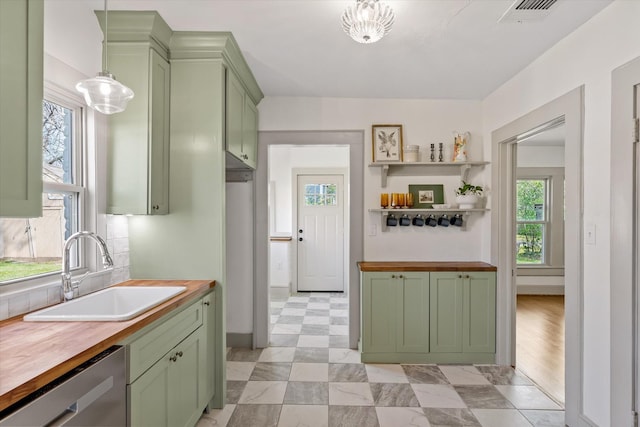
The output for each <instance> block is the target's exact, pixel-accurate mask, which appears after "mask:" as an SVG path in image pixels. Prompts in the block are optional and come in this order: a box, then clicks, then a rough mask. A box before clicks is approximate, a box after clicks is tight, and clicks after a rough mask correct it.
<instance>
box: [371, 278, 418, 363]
mask: <svg viewBox="0 0 640 427" xmlns="http://www.w3.org/2000/svg"><path fill="white" fill-rule="evenodd" d="M361 326H362V352H363V353H426V352H428V351H429V273H424V272H397V273H396V272H366V273H362V322H361ZM365 359H366V357H365Z"/></svg>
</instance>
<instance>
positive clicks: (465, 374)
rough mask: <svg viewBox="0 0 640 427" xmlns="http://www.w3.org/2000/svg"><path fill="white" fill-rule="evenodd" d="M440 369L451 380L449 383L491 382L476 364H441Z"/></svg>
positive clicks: (481, 383)
mask: <svg viewBox="0 0 640 427" xmlns="http://www.w3.org/2000/svg"><path fill="white" fill-rule="evenodd" d="M439 368H440V370H441V371H442V373H443V374H444V376H445V377H447V379H448V380H449V383H451V384H455V385H458V384H459V385H483V384H491V383H490V382H489V380H487V379H486V378H485V377H484V375H482V373H481V372H480V371H478V370H477V369H476V368H475V366H468V365H462V366H457V365H446V366H442V365H440V366H439Z"/></svg>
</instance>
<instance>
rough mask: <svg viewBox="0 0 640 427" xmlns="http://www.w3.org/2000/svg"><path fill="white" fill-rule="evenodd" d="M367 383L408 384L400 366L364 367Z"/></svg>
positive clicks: (369, 365)
mask: <svg viewBox="0 0 640 427" xmlns="http://www.w3.org/2000/svg"><path fill="white" fill-rule="evenodd" d="M365 368H366V369H367V376H368V377H369V382H372V383H408V382H409V380H408V379H407V376H406V375H405V374H404V370H403V369H402V366H401V365H392V364H379V365H378V364H373V363H368V364H366V365H365Z"/></svg>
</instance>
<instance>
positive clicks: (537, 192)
mask: <svg viewBox="0 0 640 427" xmlns="http://www.w3.org/2000/svg"><path fill="white" fill-rule="evenodd" d="M545 193H546V180H542V179H523V180H518V182H517V212H516V220H517V222H518V225H517V231H516V247H517V256H516V259H517V263H518V264H542V263H544V250H543V249H544V226H545V224H544V221H545V220H546V217H545V216H546V214H545V200H546V194H545Z"/></svg>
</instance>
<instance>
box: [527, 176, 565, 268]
mask: <svg viewBox="0 0 640 427" xmlns="http://www.w3.org/2000/svg"><path fill="white" fill-rule="evenodd" d="M516 180H518V181H519V180H545V181H546V194H545V216H544V217H545V219H544V220H540V221H517V219H516V224H536V223H537V224H544V235H543V249H542V251H543V263H542V264H516V267H517V269H518V275H520V276H557V275H559V276H561V275H564V220H565V218H564V168H562V167H522V168H518V169H517V172H516Z"/></svg>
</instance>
